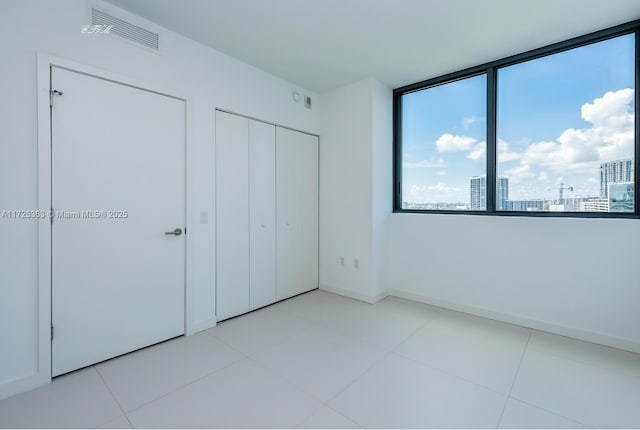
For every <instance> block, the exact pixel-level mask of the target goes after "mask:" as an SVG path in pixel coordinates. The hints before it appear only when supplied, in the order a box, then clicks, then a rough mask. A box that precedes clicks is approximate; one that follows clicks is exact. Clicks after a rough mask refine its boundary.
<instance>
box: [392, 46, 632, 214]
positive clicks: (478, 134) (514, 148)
mask: <svg viewBox="0 0 640 430" xmlns="http://www.w3.org/2000/svg"><path fill="white" fill-rule="evenodd" d="M634 44H635V42H634V36H633V34H631V35H626V36H622V37H617V38H614V39H610V40H607V41H604V42H599V43H595V44H591V45H587V46H583V47H580V48H576V49H572V50H570V51H565V52H562V53H559V54H554V55H550V56H546V57H542V58H538V59H536V60H532V61H528V62H524V63H520V64H516V65H513V66H509V67H505V68H502V69H499V70H498V175H499V176H506V177H508V178H509V198H510V199H511V200H524V199H536V198H544V199H557V197H558V189H559V186H560V184H561V183H562V184H564V186H565V187H573V191H569V190H565V193H564V195H565V197H587V196H593V197H597V196H599V195H600V163H603V162H606V161H613V160H618V159H624V158H631V157H633V151H634V126H633V125H634V115H633V107H634V91H633V88H634ZM402 136H403V139H402V159H403V177H402V180H403V187H402V189H403V201H409V202H415V203H426V202H465V203H468V202H469V178H470V177H472V176H477V175H483V174H485V173H486V144H485V142H486V76H485V75H479V76H475V77H472V78H467V79H464V80H460V81H456V82H453V83H449V84H444V85H440V86H437V87H432V88H428V89H426V90H422V91H417V92H414V93H410V94H406V95H404V96H403V98H402Z"/></svg>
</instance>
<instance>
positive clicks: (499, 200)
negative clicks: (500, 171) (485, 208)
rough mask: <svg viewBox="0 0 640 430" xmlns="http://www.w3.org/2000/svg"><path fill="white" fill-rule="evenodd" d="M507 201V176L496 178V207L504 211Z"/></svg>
mask: <svg viewBox="0 0 640 430" xmlns="http://www.w3.org/2000/svg"><path fill="white" fill-rule="evenodd" d="M508 201H509V178H505V177H499V178H498V190H497V194H496V209H497V210H499V211H506V210H508V208H507V202H508Z"/></svg>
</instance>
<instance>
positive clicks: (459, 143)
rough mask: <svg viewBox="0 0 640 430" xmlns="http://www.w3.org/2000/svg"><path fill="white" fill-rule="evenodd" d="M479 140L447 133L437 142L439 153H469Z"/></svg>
mask: <svg viewBox="0 0 640 430" xmlns="http://www.w3.org/2000/svg"><path fill="white" fill-rule="evenodd" d="M476 142H477V140H476V139H474V138H473V137H469V136H454V135H452V134H449V133H445V134H443V135H442V136H440V137H439V138H438V140H437V141H436V147H437V148H438V152H457V151H468V150H470V149H471V148H472V147H473V144H474V143H476Z"/></svg>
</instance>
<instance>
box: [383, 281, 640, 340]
mask: <svg viewBox="0 0 640 430" xmlns="http://www.w3.org/2000/svg"><path fill="white" fill-rule="evenodd" d="M389 295H390V296H394V297H399V298H401V299H407V300H413V301H416V302H421V303H426V304H428V305H433V306H438V307H441V308H446V309H451V310H454V311H458V312H464V313H467V314H471V315H476V316H480V317H484V318H489V319H492V320H497V321H502V322H506V323H509V324H515V325H519V326H523V327H527V328H532V329H535V330H540V331H544V332H548V333H553V334H558V335H560V336H566V337H571V338H574V339H580V340H584V341H587V342H591V343H597V344H599V345H604V346H610V347H612V348H617V349H624V350H626V351H631V352H638V353H640V343H639V342H634V341H632V340H628V339H622V338H619V337H615V336H609V335H606V334H602V333H595V332H590V331H586V330H581V329H576V328H573V327H566V326H562V325H559V324H554V323H549V322H545V321H538V320H534V319H531V318H527V317H523V316H520V315H514V314H509V313H506V312H498V311H493V310H489V309H484V308H479V307H475V306H468V305H463V304H460V303H454V302H450V301H447V300H440V299H434V298H432V297H429V296H426V295H422V294H416V293H412V292H409V291H402V290H398V289H393V288H392V289H390V290H389Z"/></svg>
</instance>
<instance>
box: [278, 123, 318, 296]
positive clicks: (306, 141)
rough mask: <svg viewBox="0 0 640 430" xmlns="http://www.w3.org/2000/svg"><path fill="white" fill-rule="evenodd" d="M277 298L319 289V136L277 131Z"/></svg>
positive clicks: (280, 129) (279, 128)
mask: <svg viewBox="0 0 640 430" xmlns="http://www.w3.org/2000/svg"><path fill="white" fill-rule="evenodd" d="M276 189H277V217H278V229H277V298H278V300H281V299H284V298H287V297H291V296H294V295H296V294H299V293H303V292H305V291H309V290H312V289H314V288H317V287H318V137H317V136H312V135H309V134H305V133H301V132H297V131H293V130H289V129H285V128H281V127H277V128H276Z"/></svg>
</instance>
